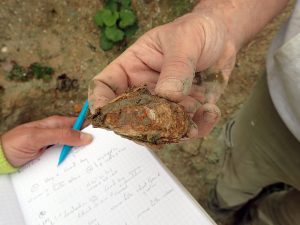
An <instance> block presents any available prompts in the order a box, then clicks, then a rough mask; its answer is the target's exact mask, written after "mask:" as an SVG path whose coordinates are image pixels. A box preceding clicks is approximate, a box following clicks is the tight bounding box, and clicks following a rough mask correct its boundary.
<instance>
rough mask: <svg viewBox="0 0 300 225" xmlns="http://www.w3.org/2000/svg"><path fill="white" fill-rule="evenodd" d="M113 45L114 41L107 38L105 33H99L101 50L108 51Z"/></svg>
mask: <svg viewBox="0 0 300 225" xmlns="http://www.w3.org/2000/svg"><path fill="white" fill-rule="evenodd" d="M113 46H114V43H113V42H112V41H110V40H108V39H107V37H106V36H105V35H103V34H102V35H101V38H100V47H101V48H102V50H104V51H108V50H111V49H112V48H113Z"/></svg>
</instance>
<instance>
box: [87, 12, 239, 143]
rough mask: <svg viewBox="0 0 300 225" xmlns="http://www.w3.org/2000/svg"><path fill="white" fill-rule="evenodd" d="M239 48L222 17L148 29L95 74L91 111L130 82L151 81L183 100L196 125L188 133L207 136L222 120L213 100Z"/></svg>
mask: <svg viewBox="0 0 300 225" xmlns="http://www.w3.org/2000/svg"><path fill="white" fill-rule="evenodd" d="M235 58H236V48H235V46H234V45H233V44H232V42H231V41H230V37H229V36H228V35H227V30H226V26H225V25H224V24H223V22H222V21H221V20H219V19H218V18H213V17H207V16H203V15H200V14H197V13H189V14H187V15H185V16H183V17H181V18H179V19H177V20H175V21H174V22H171V23H169V24H166V25H163V26H159V27H157V28H155V29H153V30H151V31H149V32H148V33H146V34H144V35H143V36H142V37H141V38H140V39H139V40H137V41H136V43H134V44H133V45H132V46H131V47H130V48H128V49H127V50H126V51H125V52H124V53H123V54H122V55H121V56H120V57H118V58H117V59H116V60H114V61H113V62H112V63H111V64H110V65H108V66H107V67H106V68H105V69H104V70H103V71H102V72H101V73H100V74H98V75H97V76H95V77H94V79H93V81H92V82H91V84H90V88H89V103H90V108H91V111H92V113H93V112H94V110H95V109H96V108H98V107H101V106H103V105H105V104H106V103H108V102H109V101H110V100H112V99H113V98H115V97H116V96H117V95H120V94H122V93H123V92H124V91H126V90H127V89H128V88H129V87H132V86H142V85H147V86H148V88H149V89H150V90H152V91H153V92H154V93H156V94H158V95H160V96H162V97H165V98H167V99H169V100H172V101H175V102H179V104H181V105H183V106H184V107H185V109H186V111H187V112H188V113H189V114H190V116H191V117H192V119H193V121H194V122H195V126H194V128H193V129H191V131H190V134H189V136H190V137H203V136H206V135H207V134H208V133H209V132H210V131H211V130H212V128H213V127H214V125H215V124H216V123H217V122H218V120H219V118H220V110H219V108H218V107H217V106H216V105H215V103H216V102H217V100H218V99H219V97H220V95H221V93H222V92H223V90H224V88H225V87H226V85H227V82H228V79H229V75H230V73H231V71H232V69H233V67H234V64H235Z"/></svg>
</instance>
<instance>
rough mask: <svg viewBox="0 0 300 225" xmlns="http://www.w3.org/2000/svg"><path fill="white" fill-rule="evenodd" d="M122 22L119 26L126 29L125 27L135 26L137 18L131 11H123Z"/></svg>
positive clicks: (121, 14)
mask: <svg viewBox="0 0 300 225" xmlns="http://www.w3.org/2000/svg"><path fill="white" fill-rule="evenodd" d="M120 18H121V20H120V22H119V26H120V28H122V29H124V28H125V27H128V26H130V25H133V24H134V23H135V21H136V17H135V15H134V13H133V12H132V11H131V10H128V9H123V10H121V12H120Z"/></svg>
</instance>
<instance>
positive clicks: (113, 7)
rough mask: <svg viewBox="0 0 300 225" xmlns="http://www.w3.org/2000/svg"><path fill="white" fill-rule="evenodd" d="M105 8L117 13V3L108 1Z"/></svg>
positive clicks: (111, 0)
mask: <svg viewBox="0 0 300 225" xmlns="http://www.w3.org/2000/svg"><path fill="white" fill-rule="evenodd" d="M105 8H107V9H109V10H111V11H113V12H117V11H118V2H117V1H116V0H108V1H106V3H105Z"/></svg>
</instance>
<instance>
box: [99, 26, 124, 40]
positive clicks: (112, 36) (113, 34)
mask: <svg viewBox="0 0 300 225" xmlns="http://www.w3.org/2000/svg"><path fill="white" fill-rule="evenodd" d="M104 34H105V36H106V37H107V39H108V40H110V41H113V42H119V41H122V40H123V39H124V32H123V31H122V30H120V29H119V28H117V26H113V27H106V28H105V31H104Z"/></svg>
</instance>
